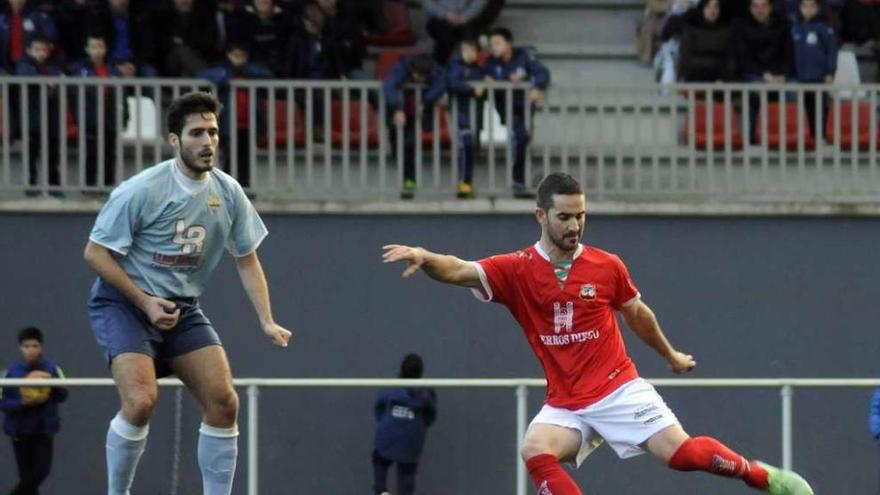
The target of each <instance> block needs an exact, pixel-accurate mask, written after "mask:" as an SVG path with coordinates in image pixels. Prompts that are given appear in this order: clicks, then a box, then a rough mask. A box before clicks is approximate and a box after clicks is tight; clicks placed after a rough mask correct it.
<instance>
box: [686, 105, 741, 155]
mask: <svg viewBox="0 0 880 495" xmlns="http://www.w3.org/2000/svg"><path fill="white" fill-rule="evenodd" d="M693 115H694V117H693V118H694V141H695V143H694V144H695V146H696V148H697V149H700V150H704V149H708V148H709V146H710V143H711V146H712V149H715V150H725V149H727V141H726V140H725V137H726V136H725V131H724V115H725V106H724V104H723V103H712V122H711V123H709V104H707V103H706V102H704V101H698V102H696V104H695V107H694V112H693ZM727 115H728V119H729V121H728V125H729V126H730V147H731V149H734V150H741V149H742V147H743V138H742V133H741V132H740V127H739V119H738V118H737V117H736V112H734V111H733V108H731V107H727ZM690 119H691V116H690V115H688V117H687V120H686V121H685V126H684V140H685V142H686V143H690V142H691V136H690V131H691V123H690ZM707 124H708V125H707Z"/></svg>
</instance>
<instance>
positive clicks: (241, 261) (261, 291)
mask: <svg viewBox="0 0 880 495" xmlns="http://www.w3.org/2000/svg"><path fill="white" fill-rule="evenodd" d="M235 266H236V268H237V269H238V276H239V278H241V285H243V286H244V290H245V292H247V295H248V297H249V298H250V300H251V303H252V304H253V305H254V310H256V312H257V316H258V317H259V318H260V327H262V329H263V332H264V333H265V334H266V335H267V336H268V337H269V339H271V340H272V343H274V344H275V345H278V346H281V347H287V344H288V342H290V336H291V333H290V331H289V330H287V329H286V328H284V327H282V326H281V325H279V324H277V323H275V319H274V318H273V317H272V306H271V304H270V303H269V285H268V284H267V283H266V274H265V273H263V267H262V265H260V259H259V258H258V257H257V252H256V251H254V252H252V253H250V254H246V255H244V256H241V257H238V258H235Z"/></svg>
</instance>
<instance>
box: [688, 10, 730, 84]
mask: <svg viewBox="0 0 880 495" xmlns="http://www.w3.org/2000/svg"><path fill="white" fill-rule="evenodd" d="M679 74H680V75H681V79H682V80H684V81H686V82H718V81H730V80H733V78H734V76H735V66H734V63H733V54H732V53H731V52H730V26H729V25H728V24H727V23H725V22H724V21H723V20H722V18H721V2H720V1H719V0H700V2H699V3H698V4H697V6H696V7H695V8H693V9H691V10H690V11H689V12H688V13H687V14H686V15H685V24H684V30H683V32H682V35H681V57H680V69H679Z"/></svg>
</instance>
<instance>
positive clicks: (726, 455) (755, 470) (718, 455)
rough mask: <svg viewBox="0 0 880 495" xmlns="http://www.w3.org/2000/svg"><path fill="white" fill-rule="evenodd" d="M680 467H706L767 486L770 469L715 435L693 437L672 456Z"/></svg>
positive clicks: (674, 465) (673, 465) (674, 464)
mask: <svg viewBox="0 0 880 495" xmlns="http://www.w3.org/2000/svg"><path fill="white" fill-rule="evenodd" d="M669 467H670V468H672V469H675V470H678V471H706V472H709V473H712V474H717V475H719V476H726V477H728V478H741V479H742V480H743V481H745V482H746V484H747V485H749V486H750V487H752V488H757V489H759V490H764V489H766V488H767V484H768V481H767V471H766V470H765V469H764V468H762V467H761V466H759V465H757V464H754V463H750V462H749V461H747V460H746V459H745V458H744V457H743V456H741V455H739V454H737V453H736V452H734V451H732V450H730V449H729V448H727V447H725V446H724V444H723V443H721V442H719V441H718V440H715V439H714V438H712V437H694V438H689V439H687V440H685V441H684V443H682V444H681V447H679V448H678V450H676V451H675V454H673V455H672V458H670V459H669Z"/></svg>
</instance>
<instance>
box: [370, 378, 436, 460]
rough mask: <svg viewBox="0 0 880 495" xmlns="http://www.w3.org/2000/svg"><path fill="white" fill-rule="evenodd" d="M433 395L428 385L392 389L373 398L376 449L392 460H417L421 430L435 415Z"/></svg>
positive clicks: (421, 438) (434, 396)
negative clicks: (423, 387) (420, 387)
mask: <svg viewBox="0 0 880 495" xmlns="http://www.w3.org/2000/svg"><path fill="white" fill-rule="evenodd" d="M436 402H437V396H436V393H435V392H434V391H433V390H430V389H414V388H410V389H403V388H400V389H394V390H385V391H382V392H380V394H379V398H378V399H376V406H375V415H376V422H377V426H376V452H378V453H379V455H381V456H382V457H384V458H386V459H390V460H392V461H394V462H407V463H411V462H418V460H419V456H420V455H421V453H422V448H423V447H424V445H425V434H426V433H427V430H428V427H429V426H431V424H432V423H433V422H434V419H436V414H437V412H436Z"/></svg>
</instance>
